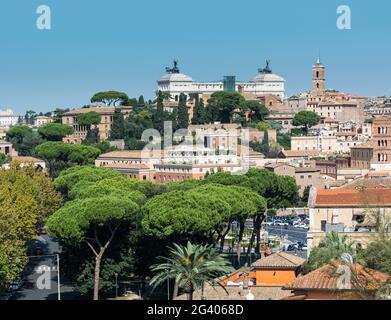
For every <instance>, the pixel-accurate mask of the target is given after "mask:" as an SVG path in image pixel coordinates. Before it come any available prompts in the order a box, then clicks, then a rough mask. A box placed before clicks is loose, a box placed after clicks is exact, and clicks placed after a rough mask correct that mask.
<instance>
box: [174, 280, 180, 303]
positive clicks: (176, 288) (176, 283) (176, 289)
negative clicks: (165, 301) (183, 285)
mask: <svg viewBox="0 0 391 320" xmlns="http://www.w3.org/2000/svg"><path fill="white" fill-rule="evenodd" d="M178 291H179V285H178V281H177V280H176V278H175V283H174V292H173V293H172V300H174V299H175V298H176V297H177V296H178Z"/></svg>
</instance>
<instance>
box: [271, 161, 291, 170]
mask: <svg viewBox="0 0 391 320" xmlns="http://www.w3.org/2000/svg"><path fill="white" fill-rule="evenodd" d="M281 166H288V167H293V166H292V165H290V164H289V163H286V162H275V163H266V164H265V168H270V169H275V168H278V167H281Z"/></svg>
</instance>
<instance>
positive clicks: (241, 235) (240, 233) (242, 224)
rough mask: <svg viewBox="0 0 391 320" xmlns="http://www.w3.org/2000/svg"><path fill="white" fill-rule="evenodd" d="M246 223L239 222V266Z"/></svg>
mask: <svg viewBox="0 0 391 320" xmlns="http://www.w3.org/2000/svg"><path fill="white" fill-rule="evenodd" d="M244 223H245V221H240V222H239V240H238V247H237V265H238V267H239V266H240V254H241V253H242V241H243V233H244Z"/></svg>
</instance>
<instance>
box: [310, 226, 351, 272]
mask: <svg viewBox="0 0 391 320" xmlns="http://www.w3.org/2000/svg"><path fill="white" fill-rule="evenodd" d="M355 247H356V243H355V242H354V241H350V240H349V239H348V237H347V236H346V235H340V234H338V232H335V231H332V232H329V233H327V235H326V237H324V238H323V239H322V240H321V241H320V243H319V245H318V247H315V248H313V249H312V250H311V253H310V256H309V257H308V259H307V262H306V263H305V264H304V266H303V270H304V272H310V271H313V270H315V269H317V268H319V267H321V266H323V265H325V264H328V263H332V262H334V261H339V260H341V255H342V254H344V253H345V254H346V253H348V254H350V255H351V256H352V257H353V258H355V259H356V258H357V254H356V253H357V250H356V248H355Z"/></svg>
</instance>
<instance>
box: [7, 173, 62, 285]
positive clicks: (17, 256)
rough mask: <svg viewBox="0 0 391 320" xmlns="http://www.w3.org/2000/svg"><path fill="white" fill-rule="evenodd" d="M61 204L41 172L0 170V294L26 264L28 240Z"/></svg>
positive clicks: (49, 181)
mask: <svg viewBox="0 0 391 320" xmlns="http://www.w3.org/2000/svg"><path fill="white" fill-rule="evenodd" d="M60 204H61V197H60V196H59V194H58V193H57V192H56V190H55V188H54V186H53V184H52V182H51V180H50V179H49V178H48V177H47V176H46V175H45V174H44V173H43V172H41V171H36V170H35V169H34V168H32V167H24V168H16V167H12V166H11V168H10V169H9V170H0V291H1V290H3V289H6V288H7V287H8V285H9V284H10V282H12V281H13V280H15V278H16V277H18V276H20V274H21V272H22V271H23V268H24V266H25V264H26V263H27V256H26V251H27V241H29V240H32V239H33V238H34V237H35V236H36V232H37V228H38V226H41V225H43V224H44V222H45V220H46V218H47V217H48V216H49V215H50V214H51V213H53V212H54V211H55V210H57V209H58V208H59V207H60Z"/></svg>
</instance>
